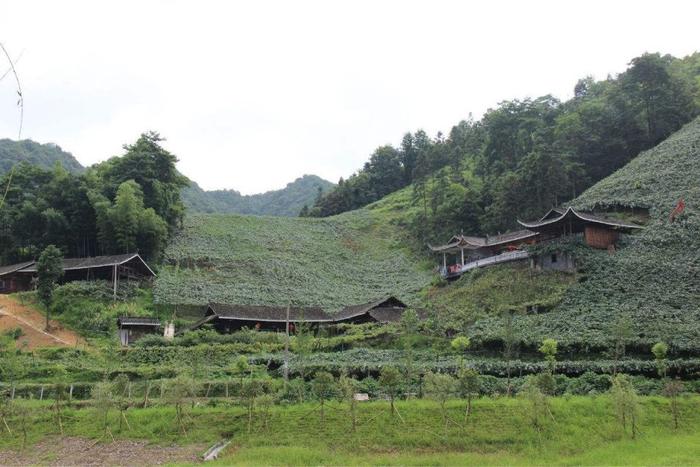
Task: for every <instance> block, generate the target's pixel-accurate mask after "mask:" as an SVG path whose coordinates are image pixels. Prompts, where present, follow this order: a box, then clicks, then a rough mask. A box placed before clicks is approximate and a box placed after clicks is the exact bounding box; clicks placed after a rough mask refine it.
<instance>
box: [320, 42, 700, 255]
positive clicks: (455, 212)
mask: <svg viewBox="0 0 700 467" xmlns="http://www.w3.org/2000/svg"><path fill="white" fill-rule="evenodd" d="M573 84H574V83H572V85H573ZM699 114H700V53H697V52H696V53H695V54H693V55H690V56H687V57H685V58H682V59H679V58H675V57H672V56H670V55H663V56H662V55H660V54H644V55H642V56H640V57H636V58H634V59H632V61H631V62H630V63H629V67H628V69H627V70H625V71H624V72H622V73H620V74H619V75H617V76H614V77H608V78H607V79H604V80H601V81H596V80H594V79H593V78H591V77H584V78H582V79H581V80H579V81H578V83H575V86H574V97H573V98H571V99H570V100H567V101H561V100H559V99H556V98H554V97H553V96H551V95H545V96H541V97H538V98H532V99H531V98H528V99H524V100H511V101H504V102H501V103H500V104H499V105H498V106H497V107H496V108H493V109H489V110H488V111H487V112H486V113H485V114H484V116H483V118H481V120H478V121H474V120H471V119H470V120H465V121H462V122H460V123H458V124H457V125H455V126H454V127H453V128H452V129H451V130H450V132H449V134H447V135H443V134H440V133H438V135H437V136H435V137H431V136H429V135H427V134H426V133H425V132H424V131H420V130H419V131H417V132H414V133H408V134H406V135H405V136H404V138H403V140H402V141H401V144H400V146H398V147H393V146H382V147H380V148H378V149H376V150H375V151H374V153H373V154H372V155H371V156H370V158H369V160H368V162H367V163H366V164H365V165H364V167H363V168H362V169H360V170H359V171H358V172H357V173H355V174H354V175H352V176H351V177H349V178H348V179H347V180H341V181H340V182H339V183H338V186H337V188H336V189H334V190H331V191H330V192H328V193H327V194H326V195H325V196H323V197H322V198H321V199H319V200H318V202H317V203H316V204H315V205H314V206H313V207H312V208H311V209H310V210H309V215H311V216H314V217H317V216H318V217H325V216H330V215H334V214H338V213H340V212H344V211H348V210H353V209H357V208H359V207H363V206H365V205H367V204H369V203H372V202H375V201H378V200H379V199H381V198H383V197H385V196H386V195H387V194H389V193H392V192H395V191H397V190H400V189H402V188H405V187H409V186H411V185H412V188H410V190H411V196H412V200H413V205H414V206H419V207H420V212H419V214H420V216H421V217H422V218H421V219H417V220H416V223H415V225H416V226H418V229H416V230H415V232H414V234H415V235H417V236H420V237H422V240H424V241H426V240H430V238H428V237H429V236H430V234H431V232H434V231H435V230H436V229H435V228H433V227H437V228H438V229H440V228H447V229H450V230H452V231H460V230H463V231H464V233H469V234H481V233H490V232H496V231H504V230H508V229H512V228H516V227H517V226H516V224H515V219H516V218H518V217H520V218H533V217H536V216H537V215H540V214H541V212H543V211H546V210H547V209H549V208H551V207H552V206H554V205H559V204H561V203H563V202H566V201H568V200H571V199H573V198H575V197H576V196H578V195H579V194H581V193H582V192H583V191H584V190H585V189H586V188H588V187H590V186H592V185H593V184H594V183H595V182H597V181H598V180H601V179H602V178H604V177H606V176H608V175H610V174H611V173H613V172H614V171H615V170H617V169H619V168H621V167H623V166H624V165H625V164H626V163H627V162H629V161H630V160H632V159H633V158H634V157H635V156H637V155H638V154H639V153H640V152H641V151H644V150H646V149H649V148H652V147H654V146H655V145H657V144H658V143H660V142H661V141H663V140H664V139H665V138H667V137H668V136H669V135H671V134H672V133H673V132H675V131H676V130H678V129H679V128H680V127H681V126H683V125H684V124H685V123H688V122H689V121H691V120H692V119H693V118H694V117H695V116H697V115H699Z"/></svg>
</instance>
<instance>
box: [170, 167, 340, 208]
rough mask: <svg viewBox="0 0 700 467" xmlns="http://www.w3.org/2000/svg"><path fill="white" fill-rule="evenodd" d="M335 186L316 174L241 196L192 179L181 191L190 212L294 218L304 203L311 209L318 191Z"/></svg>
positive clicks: (232, 191) (327, 189) (322, 191)
mask: <svg viewBox="0 0 700 467" xmlns="http://www.w3.org/2000/svg"><path fill="white" fill-rule="evenodd" d="M334 186H335V185H334V184H333V183H331V182H329V181H326V180H324V179H322V178H320V177H317V176H316V175H304V176H302V177H299V178H297V179H296V180H294V181H293V182H291V183H288V184H287V186H286V187H284V188H282V189H281V190H273V191H268V192H265V193H260V194H257V195H241V194H240V193H239V192H237V191H235V190H212V191H204V190H202V189H201V188H200V187H199V186H198V185H197V184H196V183H194V182H190V186H189V187H186V188H184V189H183V190H182V201H183V203H184V204H185V207H186V208H187V210H188V211H189V212H200V213H217V214H252V215H256V216H288V217H295V216H297V215H299V214H300V211H301V210H302V209H303V208H304V207H305V206H306V207H307V210H308V206H311V205H313V204H314V201H315V200H316V198H317V197H318V196H319V193H325V192H327V191H329V190H331V189H332V188H333V187H334Z"/></svg>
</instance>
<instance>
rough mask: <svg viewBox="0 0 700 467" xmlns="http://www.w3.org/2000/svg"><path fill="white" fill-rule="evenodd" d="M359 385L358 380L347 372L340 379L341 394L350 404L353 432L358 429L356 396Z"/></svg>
mask: <svg viewBox="0 0 700 467" xmlns="http://www.w3.org/2000/svg"><path fill="white" fill-rule="evenodd" d="M357 386H358V383H357V380H355V379H354V378H351V377H350V376H347V375H345V374H343V375H340V378H339V379H338V388H339V389H340V396H341V397H342V398H343V399H345V400H346V401H348V404H349V406H350V421H351V422H352V432H353V433H355V431H356V429H357V399H356V398H355V394H356V393H357Z"/></svg>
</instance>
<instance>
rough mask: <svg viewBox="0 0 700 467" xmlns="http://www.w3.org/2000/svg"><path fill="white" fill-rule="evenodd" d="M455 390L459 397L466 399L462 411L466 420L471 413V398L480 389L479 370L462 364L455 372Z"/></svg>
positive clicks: (476, 394)
mask: <svg viewBox="0 0 700 467" xmlns="http://www.w3.org/2000/svg"><path fill="white" fill-rule="evenodd" d="M457 391H458V393H459V395H460V397H462V398H464V399H467V408H466V410H465V411H464V420H465V421H466V420H467V419H468V418H469V416H470V415H471V413H472V398H473V397H474V396H478V395H479V392H480V391H481V377H480V375H479V372H478V371H476V370H475V369H473V368H467V367H465V366H464V365H462V366H461V367H460V369H459V371H458V372H457Z"/></svg>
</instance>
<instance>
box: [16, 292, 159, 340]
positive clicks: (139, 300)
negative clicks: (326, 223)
mask: <svg viewBox="0 0 700 467" xmlns="http://www.w3.org/2000/svg"><path fill="white" fill-rule="evenodd" d="M26 299H31V296H30V295H27V296H26V297H25V300H26ZM51 312H52V313H53V317H54V318H55V319H57V320H59V321H60V322H61V323H63V324H65V325H66V326H68V327H70V328H71V329H74V330H76V331H78V332H80V333H81V334H83V335H85V336H89V337H104V336H113V331H115V329H116V319H117V317H118V316H120V315H132V316H157V313H156V312H155V311H154V309H153V306H152V296H151V292H150V290H148V289H141V288H139V286H138V284H137V283H135V282H127V281H122V282H120V284H119V287H118V289H117V302H115V301H114V298H113V288H112V284H111V283H109V282H108V281H76V282H68V283H66V284H63V285H60V286H58V287H56V290H55V292H54V299H53V304H52V306H51Z"/></svg>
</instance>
